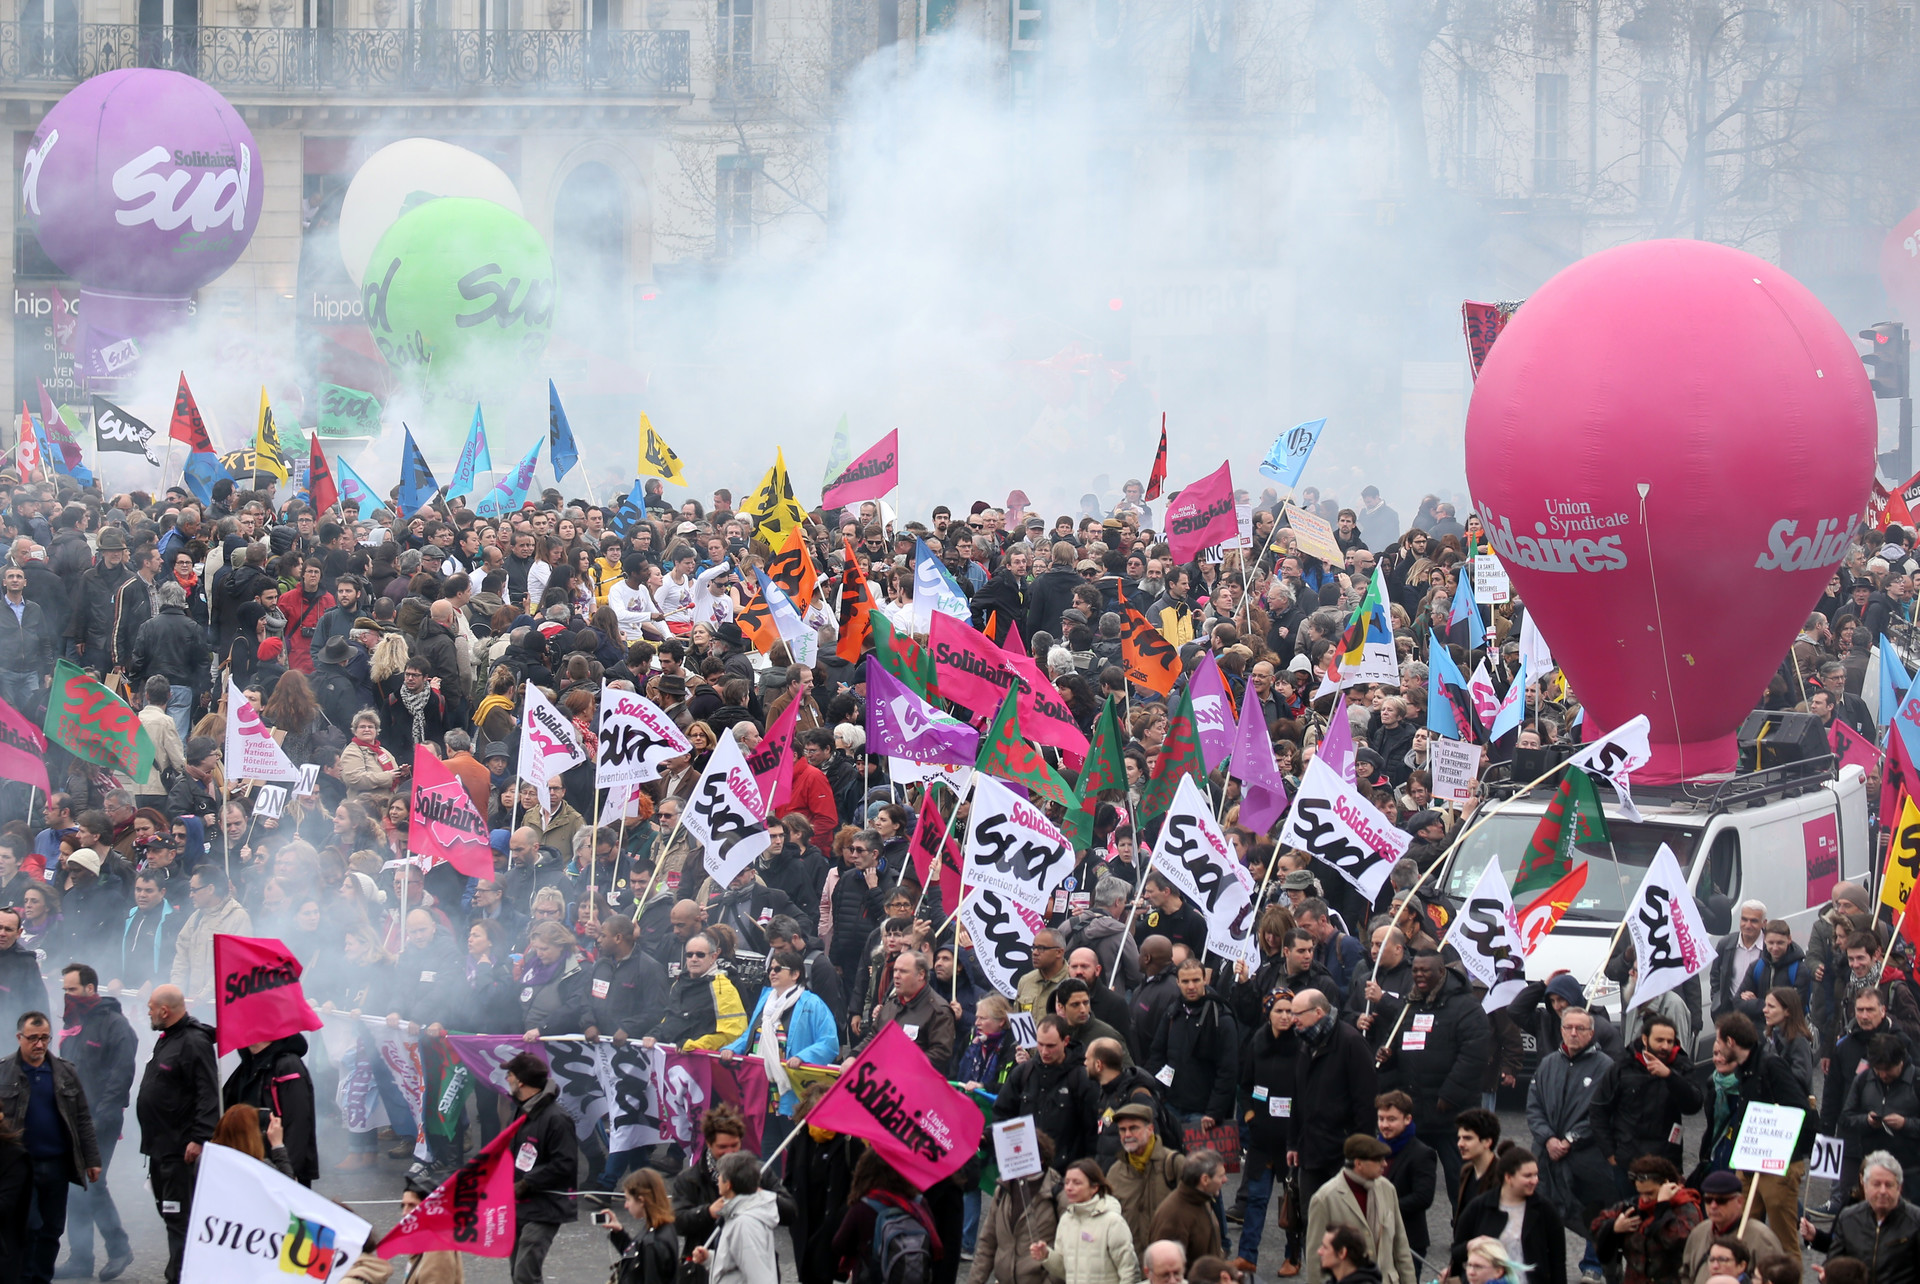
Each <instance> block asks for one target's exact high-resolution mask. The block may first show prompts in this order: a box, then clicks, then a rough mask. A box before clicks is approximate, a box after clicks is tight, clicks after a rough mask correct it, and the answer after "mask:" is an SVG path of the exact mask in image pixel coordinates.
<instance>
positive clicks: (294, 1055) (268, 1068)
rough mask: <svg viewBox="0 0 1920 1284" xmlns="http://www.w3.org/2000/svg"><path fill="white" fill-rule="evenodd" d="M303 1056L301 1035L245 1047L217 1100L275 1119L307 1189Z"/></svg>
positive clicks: (309, 1165)
mask: <svg viewBox="0 0 1920 1284" xmlns="http://www.w3.org/2000/svg"><path fill="white" fill-rule="evenodd" d="M408 966H409V967H411V966H412V964H408ZM306 1056H307V1037H306V1036H305V1035H304V1034H289V1035H287V1036H285V1037H284V1038H279V1039H274V1040H272V1041H270V1042H262V1043H254V1044H249V1045H248V1046H247V1047H244V1048H242V1049H240V1065H239V1068H238V1069H236V1070H235V1071H234V1072H233V1073H232V1074H231V1075H229V1076H227V1082H226V1086H225V1087H223V1088H222V1089H221V1092H220V1098H221V1102H222V1104H224V1105H225V1106H226V1108H227V1109H229V1110H231V1109H233V1107H235V1106H252V1107H254V1108H255V1109H256V1110H270V1111H272V1112H273V1113H274V1114H275V1115H278V1116H279V1117H280V1127H281V1129H282V1131H283V1132H284V1134H285V1136H286V1146H287V1163H288V1165H289V1166H290V1167H291V1168H292V1169H293V1176H294V1179H295V1180H296V1181H298V1182H299V1183H300V1184H301V1185H303V1186H311V1185H313V1183H314V1182H315V1181H317V1180H319V1177H320V1145H319V1142H318V1140H317V1139H316V1137H315V1125H314V1120H315V1115H314V1106H313V1076H312V1075H310V1074H308V1073H307V1062H306ZM431 1135H432V1132H431V1129H429V1136H430V1137H431ZM435 1139H436V1140H437V1138H435Z"/></svg>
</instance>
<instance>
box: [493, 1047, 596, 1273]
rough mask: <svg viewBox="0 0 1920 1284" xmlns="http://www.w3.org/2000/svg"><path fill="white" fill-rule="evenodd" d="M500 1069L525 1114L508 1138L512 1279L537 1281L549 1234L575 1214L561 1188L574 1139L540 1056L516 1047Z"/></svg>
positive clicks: (565, 1187)
mask: <svg viewBox="0 0 1920 1284" xmlns="http://www.w3.org/2000/svg"><path fill="white" fill-rule="evenodd" d="M506 1072H507V1092H508V1093H509V1094H511V1096H512V1097H513V1100H514V1103H515V1105H516V1107H517V1113H518V1114H519V1115H520V1116H521V1117H522V1118H523V1119H525V1120H526V1122H525V1123H523V1124H521V1125H520V1131H519V1133H518V1134H516V1135H515V1137H514V1139H513V1151H514V1163H513V1167H514V1178H513V1211H514V1218H515V1221H516V1223H517V1229H516V1231H515V1233H514V1239H513V1284H540V1281H541V1279H542V1275H543V1272H544V1270H545V1268H546V1264H547V1251H548V1250H549V1249H551V1248H552V1247H553V1237H554V1236H555V1235H557V1234H559V1232H560V1227H561V1226H563V1225H565V1224H566V1223H568V1222H571V1221H575V1220H577V1219H578V1216H579V1214H578V1213H576V1212H575V1211H574V1206H573V1196H572V1195H569V1194H568V1193H567V1192H568V1191H570V1190H573V1189H575V1184H576V1179H577V1178H578V1176H579V1172H580V1143H579V1141H578V1140H577V1139H576V1138H575V1137H574V1133H573V1120H571V1119H569V1118H568V1117H567V1113H566V1111H564V1110H562V1109H561V1108H560V1098H559V1096H558V1095H557V1093H556V1090H555V1085H553V1084H551V1083H549V1082H548V1081H547V1066H546V1063H545V1062H544V1061H542V1060H540V1058H538V1057H536V1056H534V1055H533V1054H532V1053H531V1052H522V1053H519V1054H518V1055H516V1056H515V1057H514V1058H513V1059H512V1060H510V1061H508V1062H507V1065H506Z"/></svg>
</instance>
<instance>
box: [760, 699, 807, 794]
mask: <svg viewBox="0 0 1920 1284" xmlns="http://www.w3.org/2000/svg"><path fill="white" fill-rule="evenodd" d="M799 718H800V701H798V700H789V701H787V707H786V708H784V709H782V710H781V711H780V716H779V717H778V718H775V719H774V720H773V725H772V726H770V727H768V728H767V734H766V736H765V738H764V739H762V740H761V741H760V743H759V744H758V745H757V746H755V748H754V751H753V752H752V753H750V754H748V755H747V769H748V770H749V771H751V772H753V779H754V783H756V784H758V785H759V786H760V796H761V797H762V798H764V799H766V800H767V814H768V815H769V816H771V815H772V814H773V812H774V809H775V808H778V807H784V806H786V803H787V800H788V799H789V798H791V797H793V734H794V728H795V727H796V726H797V725H798V723H799Z"/></svg>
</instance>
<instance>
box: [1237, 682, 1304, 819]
mask: <svg viewBox="0 0 1920 1284" xmlns="http://www.w3.org/2000/svg"><path fill="white" fill-rule="evenodd" d="M1323 743H1324V742H1323ZM1228 770H1229V771H1230V772H1231V773H1232V774H1233V776H1234V778H1235V779H1236V780H1238V781H1239V782H1240V826H1241V828H1243V829H1249V830H1252V831H1253V832H1254V833H1256V834H1265V833H1267V832H1268V831H1269V830H1271V829H1272V828H1273V824H1274V822H1275V821H1277V820H1279V819H1280V817H1281V816H1282V815H1284V814H1285V812H1286V810H1287V780H1286V777H1284V776H1282V775H1281V774H1280V769H1279V768H1278V767H1276V766H1274V765H1273V738H1272V737H1271V736H1269V735H1268V734H1267V719H1266V715H1265V713H1263V712H1262V711H1261V708H1260V701H1259V698H1258V697H1257V696H1255V695H1254V694H1253V692H1252V691H1251V690H1250V691H1249V692H1248V695H1247V701H1246V703H1245V704H1243V705H1241V706H1240V726H1239V729H1238V731H1237V732H1236V734H1235V735H1234V738H1233V766H1232V767H1230V768H1229V769H1228Z"/></svg>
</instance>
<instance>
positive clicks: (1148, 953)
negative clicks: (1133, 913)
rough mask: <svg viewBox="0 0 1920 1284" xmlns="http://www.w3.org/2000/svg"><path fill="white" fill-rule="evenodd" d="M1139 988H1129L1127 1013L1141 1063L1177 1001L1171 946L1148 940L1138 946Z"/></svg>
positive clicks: (1164, 940)
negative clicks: (1131, 990)
mask: <svg viewBox="0 0 1920 1284" xmlns="http://www.w3.org/2000/svg"><path fill="white" fill-rule="evenodd" d="M1140 972H1141V979H1140V984H1138V985H1136V986H1134V987H1133V994H1132V995H1131V996H1129V1001H1128V1003H1127V1011H1128V1013H1129V1015H1131V1016H1132V1018H1133V1039H1134V1046H1135V1047H1136V1048H1137V1049H1138V1050H1139V1055H1138V1056H1136V1057H1135V1058H1134V1059H1135V1060H1136V1061H1145V1060H1146V1059H1147V1058H1146V1054H1147V1052H1148V1051H1150V1050H1151V1049H1152V1047H1153V1037H1154V1035H1156V1034H1158V1033H1159V1032H1160V1026H1161V1024H1162V1023H1164V1022H1165V1021H1166V1019H1167V1009H1168V1008H1170V1007H1172V1006H1173V1005H1174V1004H1175V1003H1177V1002H1178V1001H1179V999H1180V981H1179V977H1178V975H1176V974H1175V972H1174V970H1173V942H1172V941H1169V940H1168V939H1167V938H1166V937H1164V936H1158V935H1155V936H1149V937H1147V938H1146V939H1144V940H1142V941H1141V942H1140Z"/></svg>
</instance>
